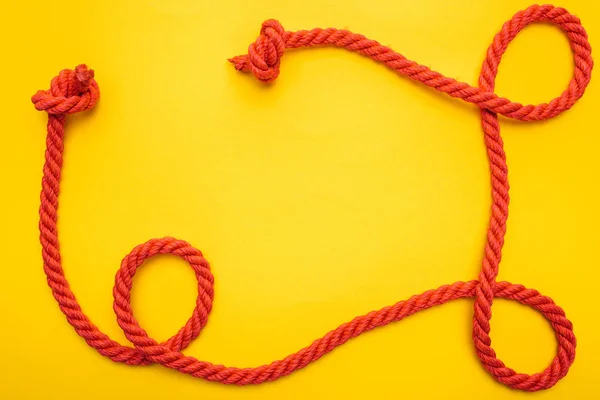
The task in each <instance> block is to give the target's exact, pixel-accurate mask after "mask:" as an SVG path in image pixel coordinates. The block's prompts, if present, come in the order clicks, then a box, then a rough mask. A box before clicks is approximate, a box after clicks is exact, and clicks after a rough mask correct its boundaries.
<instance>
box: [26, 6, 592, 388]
mask: <svg viewBox="0 0 600 400" xmlns="http://www.w3.org/2000/svg"><path fill="white" fill-rule="evenodd" d="M534 22H550V23H553V24H556V25H558V26H559V27H560V28H561V29H562V30H563V31H564V32H565V34H566V35H567V37H568V39H569V42H570V45H571V49H572V51H573V55H574V64H575V70H574V75H573V78H572V80H571V81H570V83H569V85H568V87H567V89H566V90H565V91H564V92H563V93H562V94H561V95H560V96H559V97H557V98H555V99H553V100H551V101H550V102H549V103H542V104H538V105H522V104H520V103H517V102H512V101H510V100H508V99H505V98H502V97H499V96H497V95H496V94H495V93H494V92H493V90H494V82H495V78H496V75H497V73H498V65H499V63H500V60H501V58H502V55H503V54H504V52H505V51H506V49H507V47H508V44H509V43H510V41H511V40H512V39H514V37H515V36H516V35H517V34H518V33H519V32H520V31H521V30H522V29H523V28H524V27H525V26H527V25H529V24H531V23H534ZM321 45H332V46H337V47H343V48H345V49H348V50H351V51H355V52H357V53H359V54H362V55H365V56H368V57H370V58H372V59H373V60H375V61H379V62H382V63H384V64H385V65H386V66H388V67H389V68H391V69H393V70H395V71H397V72H398V73H399V74H401V75H405V76H408V77H409V78H411V79H413V80H416V81H419V82H421V83H423V84H425V85H427V86H429V87H432V88H434V89H436V90H437V91H440V92H443V93H446V94H448V95H450V96H452V97H455V98H460V99H462V100H464V101H466V102H469V103H472V104H475V105H476V106H478V107H479V108H480V112H481V120H482V127H483V131H484V139H485V144H486V147H487V154H488V159H489V163H490V171H491V183H492V212H491V216H490V222H489V228H488V233H487V243H486V246H485V250H484V258H483V262H482V269H481V271H480V273H479V279H478V280H471V281H468V282H455V283H453V284H451V285H445V286H442V287H439V288H437V289H434V290H429V291H426V292H424V293H421V294H418V295H415V296H412V297H411V298H409V299H408V300H403V301H400V302H398V303H396V304H394V305H392V306H389V307H384V308H382V309H380V310H377V311H372V312H370V313H368V314H366V315H362V316H359V317H356V318H354V319H353V320H352V321H350V322H347V323H344V324H342V325H340V326H339V327H337V328H336V329H334V330H332V331H331V332H329V333H327V334H326V335H325V336H323V337H322V338H320V339H317V340H315V341H314V342H313V343H312V344H311V345H309V346H307V347H305V348H303V349H301V350H300V351H298V352H296V353H294V354H291V355H289V356H287V357H286V358H284V359H281V360H277V361H273V362H272V363H270V364H267V365H262V366H259V367H255V368H236V367H226V366H223V365H215V364H212V363H209V362H205V361H200V360H197V359H195V358H193V357H189V356H186V355H184V354H183V353H181V351H182V350H183V349H184V348H186V347H187V346H188V345H189V343H190V342H191V341H192V340H193V339H194V338H196V337H197V336H198V334H199V333H200V331H201V329H202V328H203V327H204V326H205V325H206V323H207V320H208V314H209V313H210V311H211V309H212V301H213V297H214V291H213V282H214V279H213V275H212V273H211V272H210V267H209V264H208V261H207V260H206V259H205V258H204V257H203V255H202V253H201V252H200V250H197V249H195V248H194V247H192V246H191V245H190V244H189V243H187V242H185V241H182V240H177V239H175V238H170V237H166V238H161V239H151V240H149V241H148V242H146V243H144V244H141V245H138V246H137V247H135V248H134V249H133V250H132V251H131V252H130V253H129V254H128V255H127V256H126V257H125V258H124V259H123V261H122V262H121V267H120V269H119V271H118V272H117V274H116V277H115V286H114V289H113V295H114V306H113V308H114V311H115V314H116V316H117V322H118V324H119V326H120V327H121V328H122V329H123V331H124V333H125V336H126V337H127V339H128V340H129V341H130V342H131V343H132V344H133V347H130V346H123V345H121V344H119V343H117V342H115V341H113V340H111V339H110V338H109V337H108V336H107V335H106V334H104V333H102V332H101V331H100V330H99V329H98V328H97V327H96V326H94V324H93V323H92V322H91V321H90V320H89V318H88V317H87V316H86V315H85V314H84V313H83V311H82V309H81V307H80V305H79V303H78V302H77V300H76V298H75V295H74V294H73V292H72V291H71V289H70V286H69V283H68V281H67V280H66V277H65V274H64V271H63V268H62V266H61V256H60V251H59V241H58V231H57V219H58V216H57V210H58V195H59V186H60V178H61V171H62V165H63V152H64V124H65V119H66V115H67V114H71V113H76V112H80V111H85V110H89V109H91V108H93V107H94V105H95V104H96V103H97V101H98V98H99V89H98V84H97V83H96V81H95V80H94V72H93V71H92V70H90V69H88V68H87V67H86V66H85V65H80V66H78V67H76V68H75V70H67V69H66V70H63V71H61V72H60V74H59V75H58V76H57V77H55V78H54V79H53V80H52V82H51V85H50V89H49V90H47V91H38V92H37V93H36V94H35V95H34V96H33V97H32V101H33V103H34V104H35V108H36V109H37V110H40V111H46V112H47V113H48V125H47V129H48V134H47V137H46V146H47V148H46V153H45V164H44V168H43V178H42V192H41V205H40V210H39V212H40V222H39V229H40V242H41V245H42V258H43V263H44V271H45V273H46V276H47V279H48V284H49V286H50V288H51V289H52V294H53V295H54V298H55V299H56V300H57V302H58V304H59V307H60V309H61V311H62V312H63V313H64V314H65V316H66V317H67V320H68V322H69V323H70V324H71V325H72V326H73V327H74V328H75V330H76V332H77V333H78V334H79V335H80V336H81V337H83V338H84V339H85V341H86V342H87V343H88V345H90V346H91V347H93V348H95V349H96V350H97V351H98V352H99V353H100V354H102V355H103V356H106V357H108V358H110V359H111V360H113V361H116V362H122V363H126V364H129V365H147V364H152V363H158V364H162V365H163V366H165V367H167V368H171V369H175V370H177V371H179V372H182V373H184V374H189V375H192V376H194V377H198V378H203V379H205V380H208V381H216V382H221V383H225V384H237V385H247V384H259V383H263V382H266V381H273V380H276V379H278V378H280V377H282V376H285V375H288V374H291V373H292V372H294V371H296V370H298V369H301V368H304V367H305V366H306V365H308V364H309V363H311V362H313V361H316V360H318V359H319V358H321V357H322V356H323V355H325V354H327V353H328V352H330V351H332V350H333V349H334V348H336V347H337V346H340V345H342V344H343V343H345V342H346V341H348V340H349V339H351V338H353V337H356V336H358V335H360V334H362V333H364V332H366V331H369V330H372V329H374V328H376V327H379V326H384V325H387V324H389V323H391V322H394V321H400V320H401V319H403V318H405V317H408V316H410V315H412V314H414V313H416V312H418V311H421V310H425V309H427V308H430V307H433V306H436V305H440V304H444V303H446V302H448V301H451V300H454V299H459V298H465V297H472V298H474V299H475V302H474V316H473V342H474V346H475V351H476V353H477V356H478V357H479V359H480V361H481V363H482V365H483V367H484V368H485V369H486V370H487V371H488V372H489V373H490V374H491V375H492V376H493V377H494V378H495V379H496V380H497V381H499V382H501V383H502V384H504V385H507V386H509V387H511V388H514V389H520V390H525V391H537V390H542V389H548V388H550V387H552V386H554V385H555V384H556V383H557V382H558V381H559V380H560V379H561V378H563V377H564V376H565V375H566V374H567V372H568V370H569V367H570V366H571V365H572V363H573V361H574V358H575V346H576V339H575V335H574V333H573V326H572V324H571V322H570V321H569V320H568V319H567V318H566V316H565V313H564V311H563V310H562V309H561V308H560V307H559V306H558V305H556V304H555V303H554V302H553V301H552V299H550V298H549V297H546V296H543V295H542V294H540V293H539V292H538V291H536V290H534V289H527V288H525V287H524V286H522V285H519V284H513V283H509V282H498V281H496V277H497V275H498V267H499V264H500V260H501V257H502V246H503V244H504V235H505V233H506V221H507V218H508V203H509V196H508V190H509V184H508V178H507V171H508V169H507V165H506V156H505V153H504V148H503V142H502V138H501V136H500V126H499V121H498V114H501V115H503V116H505V117H508V118H513V119H516V120H521V121H533V120H543V119H549V118H552V117H555V116H557V115H558V114H560V113H562V112H564V111H566V110H568V109H569V108H571V107H572V106H573V105H574V104H575V102H576V101H577V100H578V99H579V98H581V96H583V94H584V91H585V88H586V86H587V85H588V83H589V81H590V78H591V71H592V67H593V61H592V58H591V47H590V44H589V42H588V39H587V34H586V32H585V30H584V28H583V26H582V25H581V23H580V21H579V19H578V18H577V17H575V16H574V15H571V14H569V13H568V12H567V11H566V10H565V9H563V8H557V7H554V6H551V5H543V6H538V5H534V6H531V7H529V8H527V9H526V10H523V11H519V12H518V13H516V14H515V15H514V16H513V18H512V19H511V20H509V21H508V22H506V23H505V24H504V25H503V27H502V29H501V31H500V32H499V33H498V34H497V35H496V36H495V37H494V41H493V43H492V45H491V46H490V47H489V48H488V51H487V57H486V59H485V61H484V62H483V66H482V70H481V75H480V77H479V87H473V86H470V85H468V84H466V83H463V82H458V81H456V80H454V79H452V78H448V77H445V76H443V75H442V74H440V73H438V72H435V71H432V70H431V69H429V68H428V67H425V66H423V65H419V64H418V63H416V62H414V61H411V60H408V59H406V58H405V57H404V56H402V55H401V54H398V53H396V52H394V51H393V50H392V49H390V48H389V47H386V46H382V45H380V44H379V43H378V42H376V41H374V40H370V39H367V38H366V37H364V36H363V35H359V34H355V33H352V32H349V31H347V30H338V29H334V28H328V29H319V28H317V29H312V30H310V31H306V30H301V31H297V32H288V31H285V30H284V29H283V27H282V26H281V24H280V23H279V22H277V21H276V20H267V21H265V22H264V23H263V24H262V27H261V30H260V35H259V37H258V38H257V40H256V41H255V42H254V43H252V44H251V45H250V46H249V48H248V54H247V55H241V56H236V57H233V58H232V59H230V61H231V62H232V63H233V64H234V66H235V68H236V69H238V70H241V71H247V72H251V73H252V74H253V75H254V76H255V77H256V78H257V79H259V80H260V81H262V82H266V83H268V82H273V81H274V80H275V79H276V78H277V77H278V75H279V71H280V61H281V58H282V56H283V54H284V52H285V50H286V49H290V48H297V47H312V46H321ZM166 253H169V254H173V255H176V256H179V257H181V258H183V259H184V260H186V261H187V262H188V263H189V264H190V266H191V267H192V269H193V270H194V273H195V275H196V278H197V280H198V298H197V300H196V307H195V309H194V311H193V314H192V316H191V317H190V319H189V320H188V321H187V323H186V325H185V326H184V327H182V328H181V329H180V330H179V331H178V332H177V333H176V334H175V335H174V336H173V337H171V338H170V339H169V340H167V341H166V342H164V343H158V342H157V341H156V340H154V339H152V338H150V337H149V336H148V334H147V333H146V331H145V330H144V329H143V328H141V326H140V325H139V323H138V322H137V320H136V319H135V318H134V316H133V311H132V309H131V303H130V300H131V298H130V291H131V288H132V279H133V276H134V275H135V273H136V271H137V268H139V267H140V266H141V265H142V264H143V262H144V260H146V259H148V258H150V257H153V256H154V255H157V254H166ZM496 297H499V298H506V299H511V300H515V301H518V302H519V303H521V304H524V305H528V306H531V307H532V308H534V309H536V310H537V311H539V312H540V313H542V314H543V315H544V317H546V319H547V320H548V321H549V322H550V324H551V325H552V328H553V329H554V331H555V334H556V339H557V343H558V347H557V354H556V356H555V358H554V359H553V360H552V363H551V364H550V365H549V366H548V367H547V368H546V369H545V370H544V371H542V372H540V373H536V374H533V375H527V374H522V373H517V372H515V371H514V370H512V369H511V368H508V367H506V366H505V365H504V363H503V362H502V361H501V360H499V359H498V358H497V357H496V353H495V351H494V350H493V348H492V347H491V339H490V336H489V333H490V319H491V317H492V313H491V306H492V303H493V300H494V298H496Z"/></svg>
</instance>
